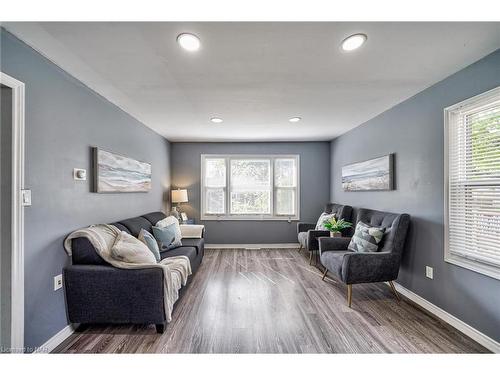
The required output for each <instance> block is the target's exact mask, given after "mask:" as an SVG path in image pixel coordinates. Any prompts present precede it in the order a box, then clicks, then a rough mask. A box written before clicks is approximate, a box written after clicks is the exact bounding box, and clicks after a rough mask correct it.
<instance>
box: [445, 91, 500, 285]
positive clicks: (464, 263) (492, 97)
mask: <svg viewBox="0 0 500 375" xmlns="http://www.w3.org/2000/svg"><path fill="white" fill-rule="evenodd" d="M499 99H500V86H499V87H496V88H494V89H492V90H489V91H487V92H485V93H482V94H479V95H476V96H474V97H472V98H469V99H466V100H464V101H462V102H460V103H457V104H454V105H452V106H449V107H447V108H445V109H444V261H445V262H446V263H451V264H454V265H457V266H460V267H463V268H466V269H469V270H471V271H474V272H478V273H480V274H483V275H486V276H489V277H492V278H495V279H499V280H500V267H498V266H496V265H493V264H488V263H486V262H481V261H479V260H476V259H470V258H467V257H466V256H460V255H457V254H454V253H452V252H451V249H450V244H449V236H450V211H449V210H450V191H449V190H450V169H451V168H450V164H449V159H450V156H451V155H450V141H451V139H450V128H451V126H453V125H454V124H455V123H456V116H467V115H470V114H471V113H473V112H476V111H478V110H481V109H482V108H484V107H486V106H488V103H489V105H491V103H494V102H495V101H497V100H499ZM458 112H463V113H461V114H458Z"/></svg>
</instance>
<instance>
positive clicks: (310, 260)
mask: <svg viewBox="0 0 500 375" xmlns="http://www.w3.org/2000/svg"><path fill="white" fill-rule="evenodd" d="M312 260H313V252H312V251H309V265H311V264H312Z"/></svg>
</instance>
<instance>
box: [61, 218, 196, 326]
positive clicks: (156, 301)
mask: <svg viewBox="0 0 500 375" xmlns="http://www.w3.org/2000/svg"><path fill="white" fill-rule="evenodd" d="M163 218H165V214H163V213H162V212H151V213H149V214H145V215H142V216H138V217H134V218H131V219H126V220H122V221H119V222H116V223H112V224H113V225H114V226H116V227H118V228H119V229H120V230H122V231H125V232H128V233H130V234H132V235H133V236H135V237H137V236H138V235H139V232H140V231H141V229H145V230H147V231H149V232H151V231H152V230H151V227H152V226H153V225H155V224H156V223H157V222H158V221H159V220H161V219H163ZM72 250H73V251H72V264H71V265H69V266H67V267H65V268H64V270H63V277H64V288H65V293H66V304H67V308H68V319H69V321H70V322H71V323H80V324H82V325H84V324H95V323H131V324H155V325H156V330H157V332H158V333H162V332H163V331H164V329H165V324H166V315H165V309H164V301H163V296H164V293H163V286H164V283H163V271H162V270H161V269H160V268H150V269H130V270H125V269H119V268H115V267H113V266H111V265H110V264H109V263H107V262H105V261H104V260H103V259H102V258H101V257H100V256H99V255H98V254H97V252H96V251H95V249H94V247H93V246H92V244H91V243H90V242H89V241H88V240H87V239H86V238H76V239H73V241H72ZM160 255H161V258H162V259H164V258H167V257H172V256H176V255H185V256H187V257H188V258H189V260H190V261H191V269H192V271H193V275H194V274H195V272H196V271H197V270H198V268H199V266H200V264H201V262H202V259H203V255H204V239H203V238H201V239H182V246H181V247H178V248H175V249H172V250H167V251H166V250H164V249H162V250H161V253H160ZM193 275H191V276H190V277H189V279H188V283H189V282H190V281H191V279H192V277H193ZM186 286H187V285H186ZM185 288H186V287H183V288H182V289H181V291H180V294H181V295H182V292H183V289H185Z"/></svg>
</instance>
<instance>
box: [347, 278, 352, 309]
mask: <svg viewBox="0 0 500 375" xmlns="http://www.w3.org/2000/svg"><path fill="white" fill-rule="evenodd" d="M351 302H352V284H349V285H347V305H348V306H349V307H351Z"/></svg>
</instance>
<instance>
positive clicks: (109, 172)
mask: <svg viewBox="0 0 500 375" xmlns="http://www.w3.org/2000/svg"><path fill="white" fill-rule="evenodd" d="M93 153H94V191H95V192H97V193H134V192H147V191H149V190H151V164H149V163H144V162H141V161H138V160H135V159H131V158H128V157H126V156H122V155H118V154H115V153H112V152H108V151H104V150H101V149H99V148H97V147H95V148H94V149H93Z"/></svg>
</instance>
